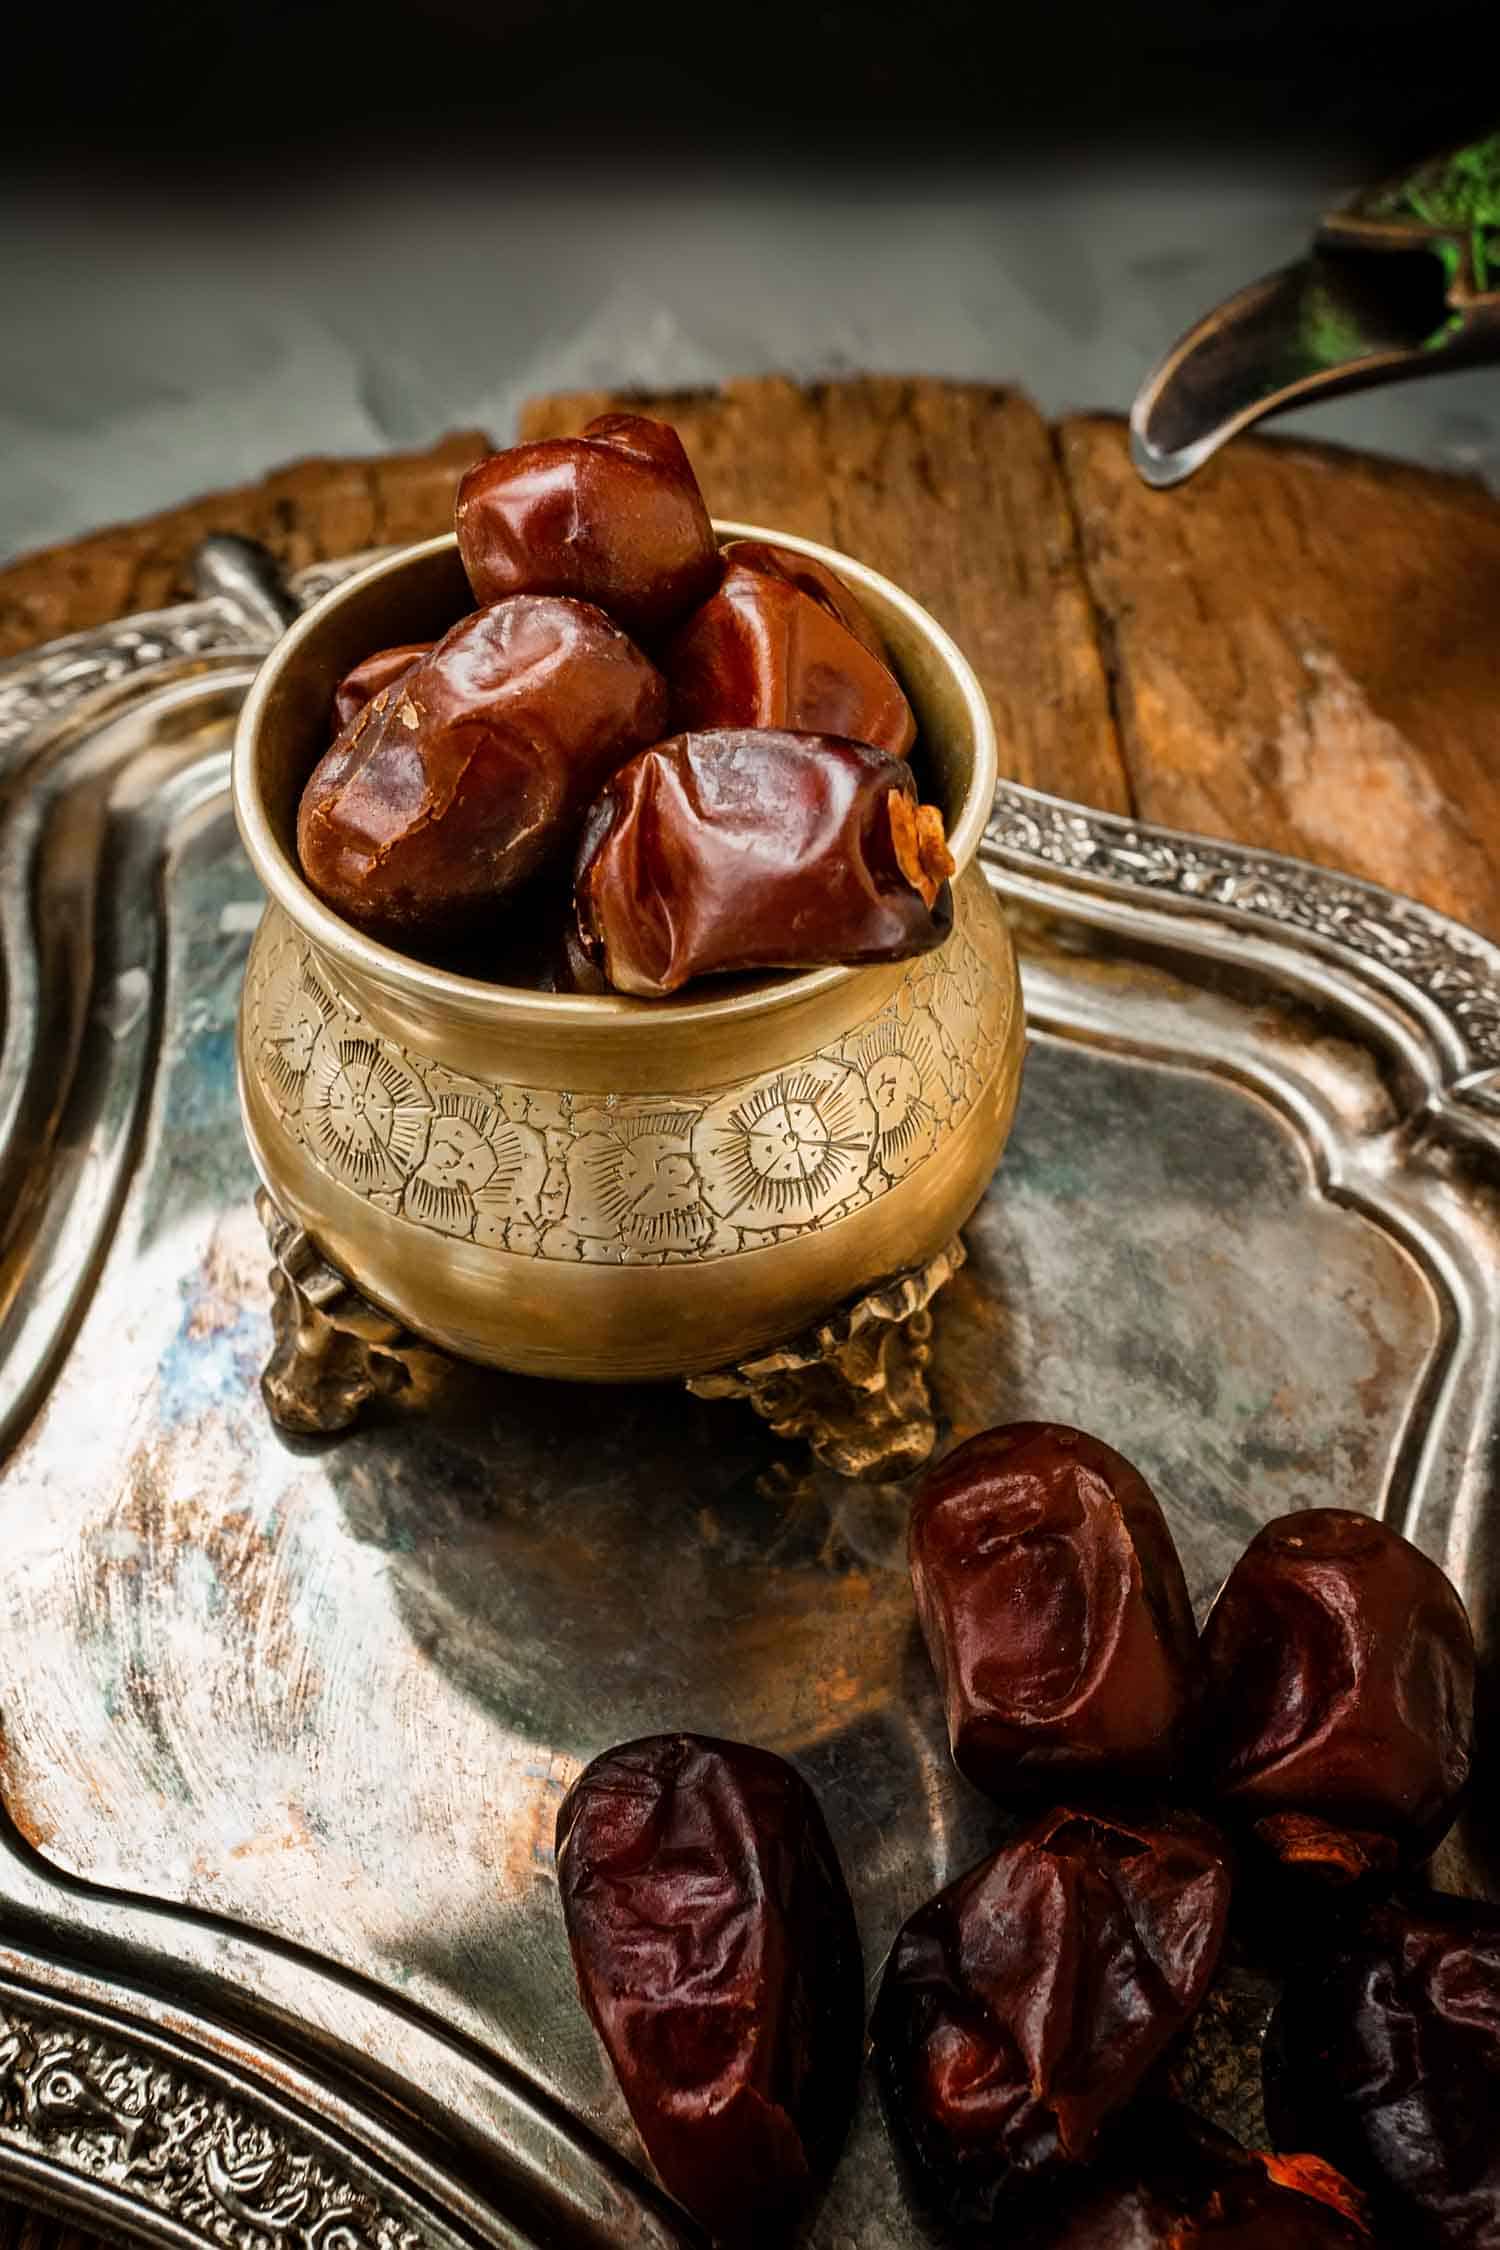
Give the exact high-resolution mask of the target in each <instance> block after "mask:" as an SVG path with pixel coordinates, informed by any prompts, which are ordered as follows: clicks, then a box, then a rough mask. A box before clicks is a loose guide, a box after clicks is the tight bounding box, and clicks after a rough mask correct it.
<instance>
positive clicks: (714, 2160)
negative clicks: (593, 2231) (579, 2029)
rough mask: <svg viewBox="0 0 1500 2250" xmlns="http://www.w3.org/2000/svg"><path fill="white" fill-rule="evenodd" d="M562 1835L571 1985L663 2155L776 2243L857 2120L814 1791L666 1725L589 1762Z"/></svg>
mask: <svg viewBox="0 0 1500 2250" xmlns="http://www.w3.org/2000/svg"><path fill="white" fill-rule="evenodd" d="M557 1837H558V1881H559V1885H560V1887H561V1891H562V1901H563V1911H564V1915H565V1917H566V1921H567V1928H568V1938H569V1942H570V1944H571V1946H572V1950H573V1961H574V1965H575V1967H576V1969H577V1972H578V1984H579V1990H580V1992H581V1994H582V1997H583V2002H584V2005H585V2007H586V2008H587V2009H588V2012H589V2014H590V2016H591V2017H592V2019H593V2022H594V2025H595V2027H596V2029H597V2030H598V2032H599V2035H600V2037H601V2039H602V2040H603V2042H604V2047H605V2051H606V2052H607V2054H608V2056H609V2059H610V2062H611V2063H612V2065H613V2066H614V2070H615V2075H616V2076H617V2078H618V2079H619V2081H620V2086H621V2089H622V2090H623V2092H624V2095H625V2099H626V2102H627V2103H628V2105H629V2108H630V2113H631V2116H632V2117H633V2118H634V2120H635V2124H636V2128H637V2130H638V2131H639V2133H640V2136H641V2139H642V2141H643V2142H644V2143H645V2146H646V2149H647V2151H648V2153H649V2155H650V2157H651V2159H652V2162H653V2163H654V2164H655V2166H656V2169H657V2171H658V2172H659V2173H660V2175H661V2177H662V2179H663V2181H664V2182H665V2184H666V2185H667V2187H668V2188H670V2189H671V2191H672V2193H673V2194H674V2195H676V2196H677V2197H678V2198H679V2199H680V2201H681V2202H682V2203H683V2204H685V2205H686V2207H687V2208H688V2210H689V2211H691V2212H692V2213H693V2214H694V2216H695V2217H696V2218H697V2219H699V2220H700V2221H701V2222H702V2223H703V2225H704V2226H706V2227H707V2228H708V2230H709V2231H710V2233H712V2234H713V2235H715V2236H716V2237H717V2238H719V2239H721V2240H725V2241H735V2242H751V2241H754V2242H764V2241H767V2240H769V2239H773V2237H772V2235H771V2234H770V2233H768V2231H767V2230H768V2229H771V2228H774V2227H777V2226H780V2225H785V2224H788V2223H789V2222H790V2220H791V2218H792V2217H793V2215H794V2214H795V2212H796V2211H797V2209H798V2208H799V2206H800V2205H801V2204H802V2203H803V2201H804V2200H805V2199H806V2197H807V2195H808V2194H809V2192H810V2191H811V2189H812V2188H813V2186H814V2185H815V2184H816V2182H817V2180H818V2178H819V2176H820V2175H821V2174H822V2173H823V2172H824V2171H826V2169H827V2168H828V2166H829V2165H830V2164H831V2162H832V2160H833V2157H834V2156H835V2155H836V2153H837V2151H838V2147H839V2144H840V2142H841V2140H842V2138H843V2135H844V2132H845V2131H846V2129H847V2126H848V2120H849V2113H850V2110H851V2107H852V2104H853V2098H854V2087H855V2082H856V2079H857V2076H858V2071H859V2059H860V2035H861V2029H862V2024H863V2014H864V1980H863V1972H862V1968H861V1961H860V1950H859V1938H858V1934H857V1932H856V1929H855V1925H854V1914H853V1909H852V1908H851V1906H850V1903H849V1894H848V1891H847V1889H846V1888H845V1884H844V1879H843V1875H842V1873H841V1872H840V1869H839V1865H838V1861H837V1859H836V1857H835V1855H834V1850H833V1845H832V1843H831V1841H830V1839H829V1835H828V1830H827V1827H826V1825H825V1823H824V1820H823V1816H822V1813H821V1812H820V1811H819V1809H818V1805H817V1801H816V1799H815V1798H814V1797H813V1794H812V1791H811V1790H810V1789H809V1788H808V1786H807V1784H806V1783H805V1782H804V1781H803V1780H802V1778H801V1777H800V1775H798V1774H797V1773H796V1772H795V1771H794V1770H793V1769H792V1767H790V1766H789V1765H787V1764H786V1763H785V1762H784V1760H782V1759H780V1758H777V1757H774V1756H772V1754H771V1753H770V1752H769V1751H765V1750H756V1749H750V1748H747V1747H746V1746H744V1745H743V1744H739V1743H731V1742H715V1741H711V1740H708V1739H706V1738H705V1737H703V1736H700V1735H691V1734H676V1735H655V1736H651V1737H648V1738H647V1739H646V1740H644V1741H641V1742H632V1743H627V1744H626V1745H624V1747H622V1748H620V1749H617V1750H609V1751H606V1752H605V1754H604V1755H603V1756H602V1757H600V1758H596V1759H595V1760H594V1762H593V1764H592V1765H591V1766H589V1767H588V1768H587V1770H586V1771H585V1772H584V1773H583V1774H582V1775H581V1776H580V1778H579V1779H578V1781H576V1782H575V1783H574V1785H573V1788H572V1789H571V1790H570V1791H569V1793H568V1796H567V1798H566V1799H565V1801H564V1803H563V1806H562V1810H561V1812H560V1813H559V1815H558V1823H557ZM774 2238H775V2239H780V2237H779V2236H776V2237H774Z"/></svg>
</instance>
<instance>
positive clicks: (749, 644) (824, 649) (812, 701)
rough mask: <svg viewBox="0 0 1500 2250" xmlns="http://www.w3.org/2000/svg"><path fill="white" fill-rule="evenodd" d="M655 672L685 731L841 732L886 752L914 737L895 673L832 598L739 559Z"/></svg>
mask: <svg viewBox="0 0 1500 2250" xmlns="http://www.w3.org/2000/svg"><path fill="white" fill-rule="evenodd" d="M850 599H852V597H850V596H848V595H847V594H846V595H845V601H846V602H847V601H848V600H850ZM662 669H663V671H664V672H665V673H666V675H667V678H668V680H669V681H670V682H671V687H672V709H673V713H674V716H675V720H676V723H677V725H678V726H679V727H682V728H685V729H688V730H702V729H705V728H709V727H780V728H787V729H789V730H791V731H792V732H793V733H801V734H829V735H842V736H844V737H845V738H846V739H847V740H849V741H851V742H868V743H870V744H871V745H872V746H873V747H874V748H875V749H877V750H885V751H887V752H889V754H890V755H891V756H892V757H893V758H904V757H905V756H906V753H907V751H908V750H910V748H911V746H912V744H913V742H914V741H915V740H916V733H917V728H916V721H915V719H914V718H913V716H912V710H911V705H910V704H909V703H908V702H907V700H906V697H905V695H904V694H903V692H902V689H901V684H900V682H899V681H898V680H897V678H896V675H895V674H894V672H893V671H892V670H891V668H890V666H889V665H888V664H887V663H886V662H885V660H884V658H883V657H882V656H879V655H877V654H876V653H874V651H872V649H871V648H870V647H869V645H868V639H867V638H861V637H860V636H859V635H858V634H857V633H855V632H854V631H853V630H852V629H851V627H850V626H849V625H848V624H847V623H845V621H844V618H843V616H842V615H841V614H840V610H839V609H838V608H835V606H834V604H833V600H832V597H831V596H830V595H828V594H826V593H823V594H814V593H812V592H809V591H807V590H806V588H805V586H804V585H802V584H798V583H796V582H794V580H793V579H792V578H791V577H788V576H783V575H778V574H776V573H774V572H772V571H769V570H766V569H764V568H760V567H757V568H753V569H752V568H749V567H747V565H746V564H745V563H744V562H742V561H741V562H734V561H730V562H728V563H727V564H726V567H725V570H724V576H723V579H722V581H721V582H720V585H719V589H718V592H717V593H716V594H714V595H713V596H712V597H711V598H710V599H709V600H708V601H706V602H705V603H704V605H703V607H702V608H701V609H699V610H696V611H695V612H694V614H693V615H692V616H691V617H690V618H689V619H688V621H687V623H686V624H685V625H684V626H683V627H682V629H681V631H680V632H679V633H678V634H677V636H676V638H675V639H674V640H673V641H672V643H671V645H670V646H669V647H668V649H667V650H666V652H665V654H664V655H663V657H662Z"/></svg>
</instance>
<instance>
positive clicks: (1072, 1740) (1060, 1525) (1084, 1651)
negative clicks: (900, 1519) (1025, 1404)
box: [911, 1422, 1200, 1796]
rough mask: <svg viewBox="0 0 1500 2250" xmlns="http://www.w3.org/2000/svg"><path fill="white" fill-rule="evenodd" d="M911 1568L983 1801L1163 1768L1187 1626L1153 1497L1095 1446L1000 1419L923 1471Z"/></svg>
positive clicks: (1177, 1748) (1182, 1718)
mask: <svg viewBox="0 0 1500 2250" xmlns="http://www.w3.org/2000/svg"><path fill="white" fill-rule="evenodd" d="M911 1573H912V1585H913V1588H914V1590H915V1593H916V1600H917V1615H918V1617H919V1618H920V1620H921V1624H922V1630H923V1633H924V1635H925V1636H926V1640H927V1646H928V1650H929V1652H930V1653H931V1656H932V1661H933V1665H934V1668H935V1670H936V1672H937V1675H938V1680H939V1683H940V1685H941V1687H942V1692H943V1704H944V1709H945V1711H946V1714H947V1720H948V1737H949V1741H950V1743H951V1746H952V1750H953V1757H954V1761H955V1763H956V1764H957V1766H958V1768H959V1770H960V1771H961V1772H962V1773H964V1774H966V1775H967V1776H968V1778H969V1779H970V1780H971V1781H973V1782H975V1783H977V1785H978V1786H979V1787H980V1788H981V1789H986V1790H989V1791H990V1792H991V1793H992V1794H994V1795H997V1796H1005V1795H1007V1794H1009V1793H1012V1792H1014V1791H1016V1790H1023V1791H1025V1790H1030V1791H1036V1790H1046V1791H1056V1790H1060V1789H1063V1790H1068V1791H1071V1792H1076V1791H1077V1790H1078V1789H1079V1788H1081V1787H1083V1786H1084V1785H1086V1784H1093V1785H1095V1786H1104V1787H1107V1788H1110V1789H1113V1790H1118V1789H1120V1788H1121V1787H1124V1786H1126V1785H1128V1784H1134V1783H1140V1782H1149V1783H1155V1782H1159V1781H1161V1780H1162V1779H1163V1778H1164V1777H1165V1776H1166V1775H1168V1774H1170V1773H1172V1772H1173V1771H1174V1769H1175V1768H1176V1767H1177V1766H1178V1765H1179V1764H1180V1763H1181V1761H1182V1758H1183V1755H1184V1751H1185V1749H1186V1746H1187V1743H1188V1739H1189V1735H1190V1730H1191V1727H1192V1724H1193V1721H1194V1717H1195V1714H1196V1710H1197V1705H1198V1700H1199V1685H1200V1669H1199V1660H1198V1633H1197V1628H1196V1626H1195V1624H1194V1622H1193V1611H1192V1604H1191V1602H1190V1600H1189V1597H1188V1589H1187V1582H1186V1580H1185V1578H1184V1577H1183V1572H1182V1564H1181V1562H1180V1561H1179V1559H1178V1555H1177V1549H1176V1547H1175V1546H1174V1544H1173V1541H1172V1534H1171V1532H1170V1531H1169V1530H1168V1528H1167V1524H1166V1519H1165V1518H1164V1516H1163V1515H1162V1512H1161V1508H1160V1506H1159V1505H1158V1503H1157V1500H1156V1496H1155V1494H1154V1493H1153V1492H1152V1490H1151V1488H1150V1486H1149V1485H1148V1484H1147V1483H1146V1480H1145V1478H1144V1477H1143V1476H1142V1475H1141V1474H1140V1472H1139V1471H1138V1470H1137V1469H1135V1468H1133V1467H1132V1466H1131V1464H1130V1463H1129V1462H1128V1461H1127V1460H1125V1459H1124V1458H1123V1456H1122V1455H1120V1454H1118V1453H1116V1452H1115V1451H1114V1450H1113V1448H1112V1447H1110V1446H1107V1445H1104V1444H1102V1443H1101V1442H1100V1440H1099V1439H1098V1438H1093V1437H1089V1436H1087V1435H1085V1433H1084V1432H1083V1431H1081V1430H1074V1429H1069V1428H1067V1427H1066V1426H1065V1425H1064V1424H1062V1423H1058V1422H1015V1423H1011V1424H1009V1425H1007V1426H1004V1427H1002V1428H999V1429H993V1430H986V1431H984V1432H983V1433H982V1434H981V1435H980V1436H978V1437H975V1438H971V1439H969V1441H968V1442H967V1443H966V1444H964V1445H960V1446H958V1447H957V1448H956V1449H955V1450H954V1451H953V1452H952V1453H950V1454H949V1455H948V1456H947V1457H946V1459H945V1460H943V1461H941V1462H940V1463H939V1464H938V1466H937V1467H936V1468H935V1469H933V1470H931V1471H930V1472H929V1474H928V1475H927V1477H926V1479H925V1480H924V1482H923V1484H922V1487H921V1489H920V1491H919V1493H918V1496H917V1500H916V1504H915V1506H914V1508H913V1511H912V1519H911Z"/></svg>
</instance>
